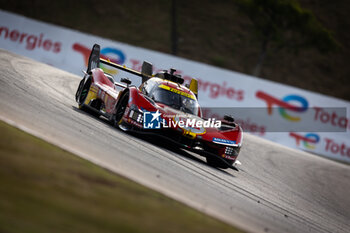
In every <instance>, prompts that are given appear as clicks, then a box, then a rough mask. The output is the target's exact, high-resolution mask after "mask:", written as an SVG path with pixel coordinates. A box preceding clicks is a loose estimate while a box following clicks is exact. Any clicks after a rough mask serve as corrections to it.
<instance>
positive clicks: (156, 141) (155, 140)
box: [72, 106, 236, 177]
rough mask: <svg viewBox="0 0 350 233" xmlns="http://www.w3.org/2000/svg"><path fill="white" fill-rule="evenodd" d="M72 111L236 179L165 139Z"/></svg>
mask: <svg viewBox="0 0 350 233" xmlns="http://www.w3.org/2000/svg"><path fill="white" fill-rule="evenodd" d="M72 109H73V110H74V111H76V112H78V113H81V114H84V115H86V116H88V117H90V118H91V119H95V120H97V121H99V122H102V123H105V124H106V125H107V126H108V127H109V128H111V129H113V130H118V131H119V132H121V133H125V134H127V135H132V136H133V137H136V138H137V139H139V140H142V141H144V142H147V143H149V144H151V145H154V146H157V147H159V148H163V149H165V150H168V151H170V152H173V153H175V154H177V155H180V156H182V157H184V158H187V159H190V160H192V161H195V162H197V163H199V164H202V165H203V166H206V167H208V168H210V169H214V170H216V171H219V172H220V173H222V174H224V175H227V176H230V177H236V176H235V175H233V174H231V173H230V172H228V171H230V170H223V169H220V168H216V167H212V166H210V165H208V164H207V163H206V162H205V161H204V160H203V158H204V157H203V156H200V155H197V154H196V156H194V155H192V154H191V153H192V152H188V151H186V150H185V149H182V148H179V147H178V146H176V145H172V144H171V143H169V141H168V140H166V139H165V138H162V137H156V136H154V135H152V136H150V135H141V134H137V133H136V132H125V131H122V130H119V129H117V128H116V127H115V126H113V124H112V123H111V122H110V121H109V120H108V119H107V118H105V117H103V116H98V115H97V114H96V112H94V111H91V110H81V109H79V108H77V107H75V106H72ZM197 156H198V157H197Z"/></svg>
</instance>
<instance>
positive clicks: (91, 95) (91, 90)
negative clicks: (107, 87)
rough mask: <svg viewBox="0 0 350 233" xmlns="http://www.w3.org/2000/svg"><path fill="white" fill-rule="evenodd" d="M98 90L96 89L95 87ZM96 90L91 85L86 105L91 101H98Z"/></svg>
mask: <svg viewBox="0 0 350 233" xmlns="http://www.w3.org/2000/svg"><path fill="white" fill-rule="evenodd" d="M95 88H96V87H95ZM93 90H94V87H93V86H92V85H91V86H90V89H89V92H88V95H87V97H86V99H85V102H84V104H86V105H88V104H89V103H90V101H91V100H93V99H96V98H97V93H96V92H94V91H93Z"/></svg>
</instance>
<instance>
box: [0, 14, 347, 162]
mask: <svg viewBox="0 0 350 233" xmlns="http://www.w3.org/2000/svg"><path fill="white" fill-rule="evenodd" d="M95 43H98V44H100V45H101V55H102V56H104V57H106V58H108V59H110V60H111V61H114V62H116V63H119V64H123V65H126V66H128V67H130V68H133V69H136V70H140V69H141V65H142V62H143V60H146V61H149V62H151V63H152V64H153V66H154V72H156V71H157V70H163V69H169V68H171V67H175V68H177V72H178V74H181V75H182V77H183V78H184V79H185V81H186V82H189V80H191V78H192V77H195V78H197V79H198V80H199V102H200V104H201V105H202V106H204V107H205V108H204V115H205V116H206V117H216V118H221V117H223V115H225V114H230V115H233V117H234V118H235V119H236V121H237V122H239V123H240V124H241V126H242V127H243V129H244V130H245V131H246V132H250V133H252V134H255V135H258V136H261V137H264V138H266V139H270V140H272V141H275V142H278V143H281V144H283V145H286V146H289V147H293V148H299V149H302V150H306V151H309V152H312V153H315V154H319V155H323V156H326V157H329V158H332V159H336V160H341V161H345V162H350V123H349V121H350V119H349V117H348V116H349V111H350V102H347V101H344V100H340V99H336V98H332V97H328V96H324V95H320V94H317V93H313V92H309V91H306V90H302V89H298V88H294V87H291V86H286V85H283V84H279V83H275V82H270V81H266V80H262V79H259V78H256V77H252V76H248V75H244V74H241V73H237V72H234V71H230V70H225V69H221V68H217V67H213V66H210V65H206V64H202V63H198V62H194V61H190V60H186V59H183V58H178V57H175V56H171V55H168V54H164V53H160V52H156V51H151V50H147V49H144V48H139V47H135V46H130V45H127V44H124V43H120V42H116V41H111V40H107V39H103V38H100V37H96V36H92V35H88V34H85V33H81V32H78V31H74V30H70V29H67V28H63V27H59V26H55V25H51V24H47V23H43V22H39V21H36V20H32V19H29V18H26V17H23V16H19V15H16V14H12V13H8V12H5V11H1V10H0V48H3V49H6V50H9V51H12V52H14V53H17V54H21V55H24V56H27V57H30V58H33V59H36V60H38V61H40V62H43V63H46V64H50V65H52V66H55V67H58V68H61V69H63V70H66V71H69V72H71V73H75V74H77V75H82V73H81V71H82V70H84V69H86V65H87V60H88V56H89V53H90V49H91V47H92V45H93V44H95ZM103 68H104V69H105V70H106V71H107V72H108V73H111V74H112V75H114V76H115V78H116V79H118V78H120V77H122V76H123V75H126V74H123V73H117V72H116V71H115V70H108V67H103ZM129 78H130V79H131V81H132V82H133V83H134V84H135V85H139V84H140V79H139V78H135V77H129ZM257 153H259V152H258V151H257Z"/></svg>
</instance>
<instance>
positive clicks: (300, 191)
mask: <svg viewBox="0 0 350 233" xmlns="http://www.w3.org/2000/svg"><path fill="white" fill-rule="evenodd" d="M0 69H1V70H0V74H1V78H0V109H1V111H0V118H1V119H2V120H5V121H7V122H10V123H12V124H13V125H16V126H17V127H19V128H22V129H25V130H26V131H28V132H30V133H32V134H34V135H36V136H39V137H41V138H44V139H45V140H47V141H49V142H51V143H53V144H56V145H59V146H61V147H62V148H64V149H67V150H69V151H71V152H73V153H76V154H78V155H79V156H81V157H84V158H86V159H88V160H91V161H93V162H95V163H97V164H99V165H101V166H103V167H105V168H108V169H110V170H112V171H114V172H116V173H119V174H122V175H123V176H126V177H128V178H130V179H132V180H134V181H136V182H139V183H141V184H144V185H146V186H148V187H150V188H152V189H155V190H157V191H160V192H162V193H164V194H166V195H168V196H170V197H172V198H174V199H177V200H179V201H181V202H184V203H186V204H187V205H189V206H192V207H194V208H196V209H198V210H200V211H203V212H205V213H207V214H209V215H212V216H215V217H217V218H219V219H222V220H223V221H225V222H228V223H230V224H232V225H235V226H238V227H240V228H242V229H244V230H247V231H249V232H349V231H350V167H349V166H347V165H344V164H340V163H337V162H333V161H330V160H326V159H323V158H320V157H318V156H315V155H311V154H308V153H305V152H301V151H297V150H292V149H288V148H286V147H283V146H280V145H277V144H275V143H272V142H269V141H266V140H262V139H260V138H257V137H255V136H252V135H249V134H245V137H244V146H243V148H242V150H241V154H240V156H239V160H240V161H241V162H242V166H240V171H239V172H236V171H233V170H219V169H215V168H212V167H210V166H208V165H206V163H205V162H204V161H205V160H204V158H202V157H200V156H196V155H195V154H192V153H186V152H182V151H176V150H172V149H170V148H164V147H162V145H160V144H165V143H164V142H161V143H158V144H157V145H154V144H155V142H156V141H153V142H152V140H151V141H149V140H144V139H143V138H140V137H135V136H133V135H129V134H126V133H124V132H122V131H120V130H117V129H115V128H113V127H112V126H111V125H109V124H108V123H107V122H106V120H104V119H103V118H96V117H93V116H91V115H89V114H86V113H85V112H82V111H80V110H79V109H77V104H76V103H75V101H74V94H75V90H76V88H77V86H78V83H79V81H80V77H78V76H76V75H73V74H70V73H67V72H64V71H62V70H58V69H56V68H52V67H50V66H48V65H45V64H42V63H38V62H35V61H33V60H30V59H27V58H24V57H21V56H18V55H14V54H11V53H9V52H7V51H5V50H1V49H0Z"/></svg>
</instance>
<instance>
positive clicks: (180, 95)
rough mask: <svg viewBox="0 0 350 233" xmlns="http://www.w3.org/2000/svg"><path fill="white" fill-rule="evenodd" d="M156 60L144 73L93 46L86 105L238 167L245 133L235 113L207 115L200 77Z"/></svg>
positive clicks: (120, 123) (82, 98)
mask: <svg viewBox="0 0 350 233" xmlns="http://www.w3.org/2000/svg"><path fill="white" fill-rule="evenodd" d="M100 63H102V64H103V65H108V66H110V67H113V68H115V69H118V70H121V71H124V72H127V73H129V74H131V75H136V76H139V77H140V78H141V79H142V84H141V85H140V86H139V87H136V86H134V85H131V81H130V79H129V78H121V82H115V81H114V79H113V77H112V76H111V75H110V74H108V73H105V72H104V71H103V70H102V69H101V68H99V67H100ZM152 70H153V68H152V64H150V63H148V62H143V65H142V69H141V72H139V71H136V70H133V69H130V68H127V67H125V66H122V65H119V64H116V63H114V62H111V61H109V60H106V59H103V58H100V46H99V45H97V44H95V45H94V46H93V48H92V50H91V54H90V57H89V62H88V68H87V71H86V72H84V73H85V75H84V77H83V79H82V80H81V82H80V84H79V87H78V89H77V92H76V96H75V98H76V101H77V103H78V105H79V108H80V109H83V110H87V109H88V110H89V111H90V112H91V111H93V112H94V113H95V114H97V115H99V116H100V115H102V116H104V117H106V118H107V119H108V120H109V121H110V122H111V123H112V124H113V125H115V126H116V127H117V128H119V129H121V130H123V131H132V132H137V133H140V134H148V135H154V136H159V137H163V138H166V139H167V140H169V141H170V142H171V143H173V144H174V145H176V146H179V147H181V148H184V149H186V150H189V151H193V152H196V153H197V154H199V155H202V156H205V157H206V160H207V163H208V164H209V165H211V166H214V167H219V168H232V169H234V170H237V171H238V169H237V168H236V164H237V163H239V162H238V161H237V156H238V154H239V151H240V148H241V145H242V140H243V135H242V134H243V133H242V129H241V127H240V126H239V125H238V124H236V123H235V122H234V120H233V118H232V117H231V116H225V117H224V119H222V120H220V121H219V120H216V119H204V118H203V117H202V110H201V108H200V106H199V104H198V100H197V96H198V82H197V80H196V79H192V80H191V82H190V84H189V85H183V83H184V79H183V78H181V76H180V75H177V74H175V72H176V70H174V69H170V72H168V71H163V72H160V73H156V74H152V73H153V71H152Z"/></svg>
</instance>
